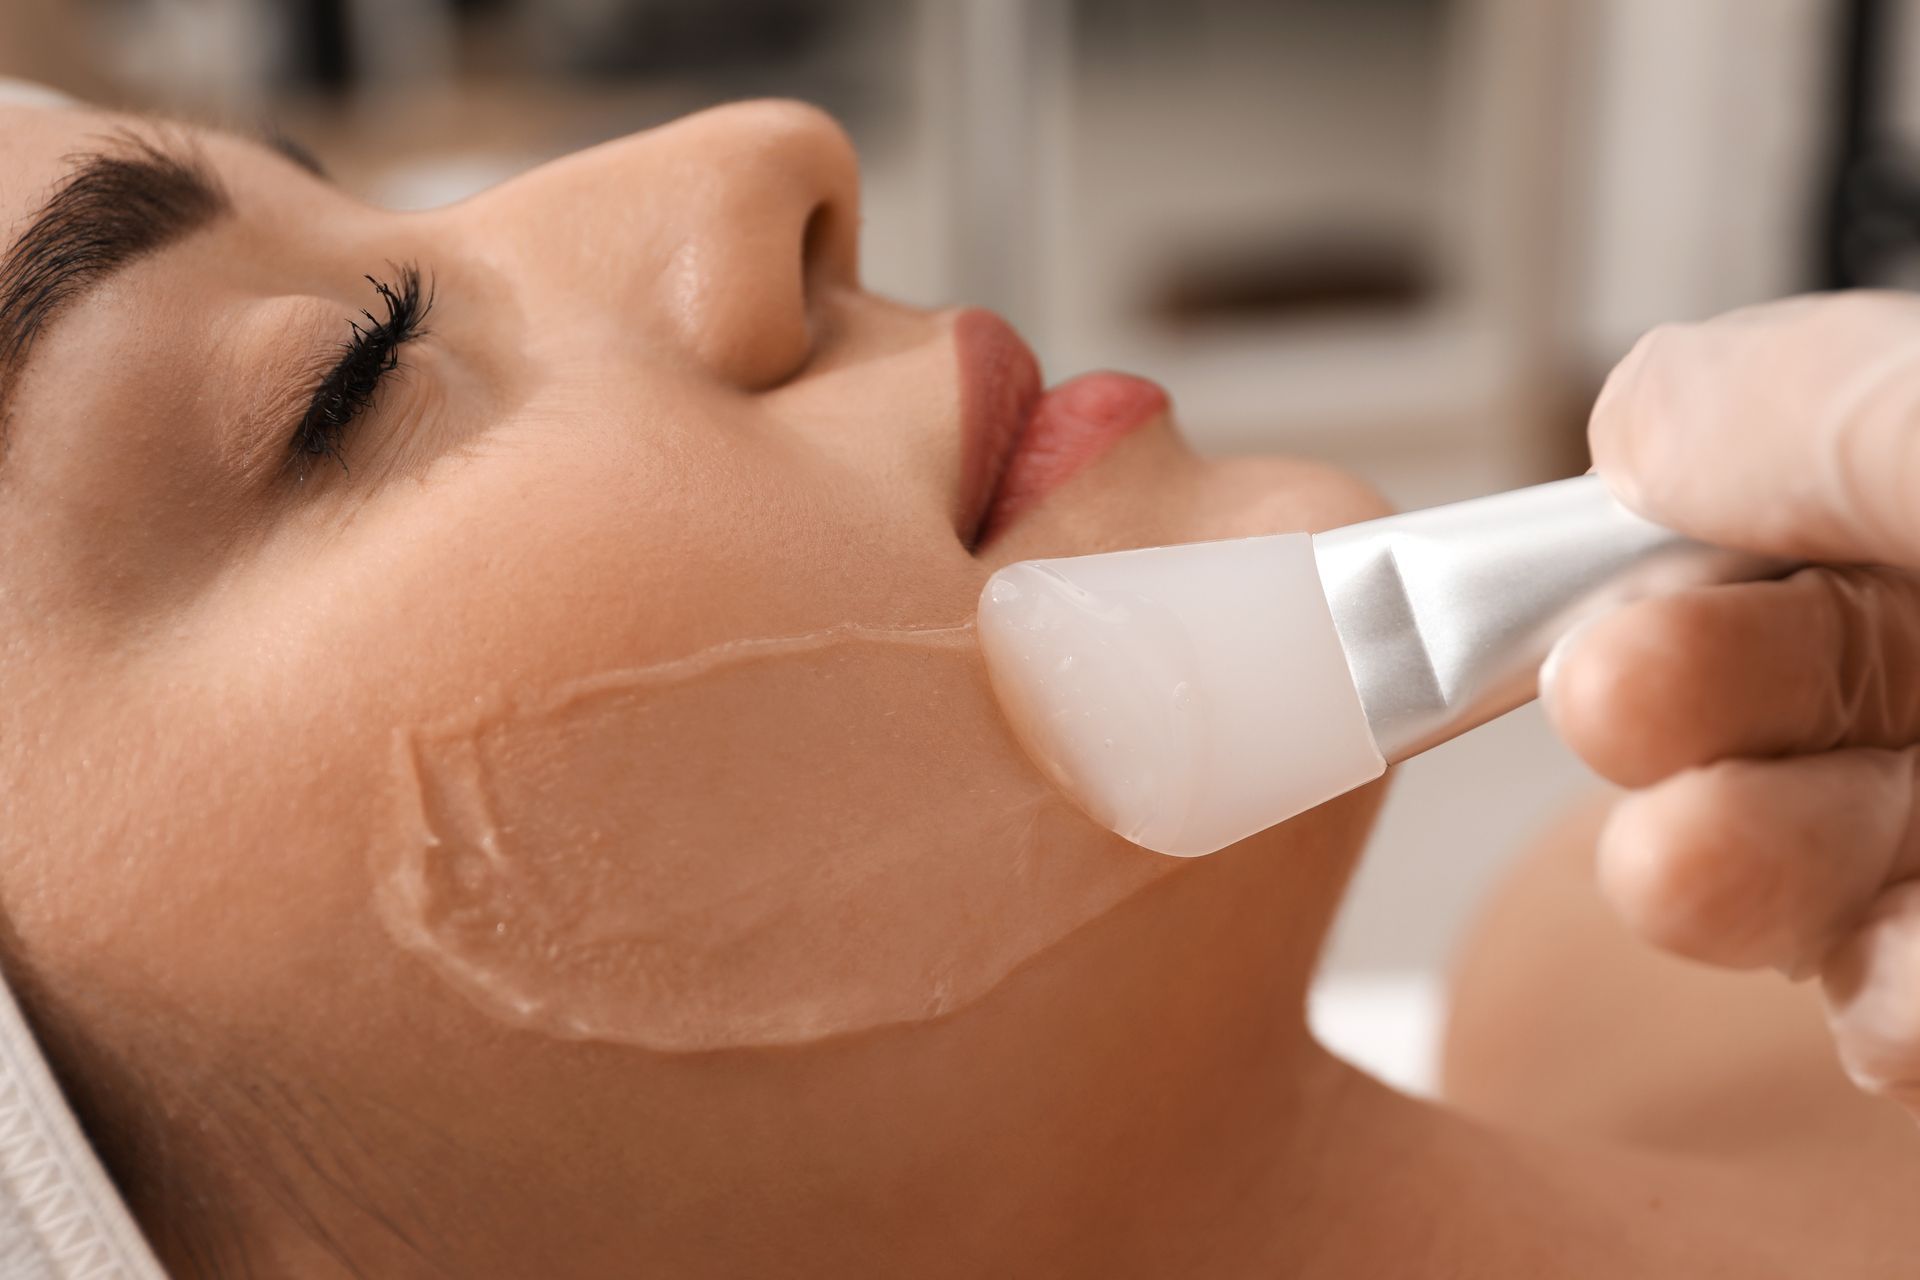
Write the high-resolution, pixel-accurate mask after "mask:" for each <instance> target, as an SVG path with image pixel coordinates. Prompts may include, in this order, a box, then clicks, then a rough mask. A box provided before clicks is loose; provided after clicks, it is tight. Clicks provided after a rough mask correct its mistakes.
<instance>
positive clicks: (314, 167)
mask: <svg viewBox="0 0 1920 1280" xmlns="http://www.w3.org/2000/svg"><path fill="white" fill-rule="evenodd" d="M258 140H259V142H260V145H261V146H263V147H265V148H266V149H267V150H269V151H271V152H273V153H274V154H275V155H278V156H279V157H280V158H281V159H283V160H291V161H292V162H293V163H294V164H296V165H299V166H300V167H301V168H302V169H305V170H306V171H307V172H308V173H310V174H312V175H313V176H314V177H316V178H319V179H320V180H321V181H323V182H331V181H333V175H331V174H329V173H328V172H327V166H325V165H323V164H321V163H320V157H319V156H316V155H314V154H313V152H312V151H310V150H309V149H308V148H307V145H306V144H305V143H304V142H301V141H300V140H299V139H298V138H295V137H291V136H289V135H288V134H285V133H282V132H281V131H280V126H279V125H277V124H274V123H273V122H271V121H269V122H267V123H266V124H265V125H262V126H261V129H260V136H259V139H258Z"/></svg>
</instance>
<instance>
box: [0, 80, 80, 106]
mask: <svg viewBox="0 0 1920 1280" xmlns="http://www.w3.org/2000/svg"><path fill="white" fill-rule="evenodd" d="M0 103H7V104H9V105H12V106H21V107H75V106H79V105H80V104H79V103H77V102H75V101H74V100H73V99H72V98H70V97H68V96H67V95H66V94H64V93H62V92H60V91H59V90H58V89H49V88H47V86H46V85H43V84H35V83H34V82H33V81H31V80H15V79H13V78H12V77H10V76H0Z"/></svg>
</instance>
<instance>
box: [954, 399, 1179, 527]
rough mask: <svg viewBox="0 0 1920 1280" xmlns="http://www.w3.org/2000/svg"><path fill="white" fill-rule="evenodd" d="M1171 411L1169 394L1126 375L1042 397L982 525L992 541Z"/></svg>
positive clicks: (1001, 477)
mask: <svg viewBox="0 0 1920 1280" xmlns="http://www.w3.org/2000/svg"><path fill="white" fill-rule="evenodd" d="M1166 411H1167V393H1166V392H1165V391H1163V390H1161V389H1160V387H1159V386H1158V385H1157V384H1155V383H1152V382H1149V381H1147V380H1146V379H1145V378H1136V377H1134V376H1133V375H1132V374H1127V373H1087V374H1082V375H1081V376H1079V377H1077V378H1071V379H1069V380H1067V381H1066V382H1063V383H1061V384H1060V385H1059V386H1057V387H1055V388H1053V389H1052V390H1051V391H1048V392H1046V393H1045V394H1043V395H1042V396H1041V397H1040V399H1039V401H1038V402H1037V403H1036V404H1035V405H1034V408H1033V416H1032V417H1031V418H1030V419H1028V422H1027V427H1026V430H1024V431H1022V432H1021V433H1020V441H1019V443H1018V444H1017V445H1016V446H1015V447H1014V451H1013V456H1012V457H1011V458H1009V459H1008V460H1007V466H1006V470H1005V471H1003V472H1002V473H1001V475H1000V483H999V486H998V487H997V488H996V489H995V490H994V494H993V503H992V505H991V506H989V507H988V508H987V516H986V520H985V521H984V522H983V524H982V525H981V531H980V541H981V542H982V543H986V542H990V541H992V540H993V538H994V537H995V536H996V535H997V534H999V533H1000V532H1002V531H1003V530H1005V529H1006V528H1007V526H1009V525H1011V524H1012V523H1013V522H1014V521H1016V520H1018V519H1019V518H1020V517H1021V516H1022V515H1024V514H1025V513H1026V512H1027V511H1028V510H1029V509H1030V508H1032V507H1034V506H1036V505H1038V504H1039V503H1040V501H1041V500H1042V499H1044V498H1045V497H1046V496H1047V495H1048V494H1050V493H1052V492H1053V491H1054V490H1055V489H1058V488H1059V487H1060V486H1061V485H1063V484H1065V483H1066V482H1067V481H1068V480H1069V479H1071V478H1072V477H1073V476H1074V474H1075V473H1076V472H1078V471H1079V470H1080V469H1081V468H1083V467H1085V466H1086V465H1087V464H1089V463H1091V462H1093V461H1094V460H1095V459H1096V458H1099V457H1100V456H1101V455H1103V454H1104V453H1106V452H1107V450H1109V449H1111V448H1113V446H1114V445H1116V444H1118V443H1119V442H1120V441H1121V440H1124V439H1125V438H1126V437H1128V436H1130V435H1132V434H1133V433H1134V432H1135V431H1138V430H1139V429H1140V428H1141V427H1144V426H1146V425H1147V424H1148V423H1149V422H1152V421H1153V420H1155V419H1156V418H1159V417H1160V416H1161V415H1163V414H1164V413H1166Z"/></svg>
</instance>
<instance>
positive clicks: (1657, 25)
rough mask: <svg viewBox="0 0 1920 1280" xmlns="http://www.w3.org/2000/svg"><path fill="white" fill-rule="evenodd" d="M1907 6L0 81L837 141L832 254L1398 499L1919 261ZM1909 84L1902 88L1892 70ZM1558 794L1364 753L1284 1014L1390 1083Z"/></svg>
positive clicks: (334, 12) (172, 58) (489, 135)
mask: <svg viewBox="0 0 1920 1280" xmlns="http://www.w3.org/2000/svg"><path fill="white" fill-rule="evenodd" d="M1916 19H1920V0H538V2H536V0H4V6H3V7H0V75H17V76H24V77H27V78H31V79H37V80H41V81H44V82H46V83H49V84H52V85H55V86H58V87H60V88H64V89H67V90H69V91H70V92H73V93H76V94H79V95H81V96H84V97H87V98H90V99H93V100H96V101H99V102H103V103H109V104H114V105H122V106H132V107H138V108H159V109H163V110H167V111H172V112H179V113H183V114H186V115H189V116H194V117H200V118H212V119H214V120H217V121H222V122H227V123H233V124H241V125H254V124H258V123H260V122H262V121H266V120H271V121H273V122H274V123H275V124H276V125H277V126H278V127H279V128H280V129H281V130H283V131H284V132H286V133H287V134H289V135H291V136H292V137H294V138H296V139H297V140H299V141H301V142H302V143H304V144H305V145H306V146H307V147H308V148H309V149H311V150H312V151H313V152H314V153H315V154H316V155H317V156H318V157H319V158H320V159H321V160H322V161H323V162H324V163H325V164H326V165H327V167H328V168H329V169H330V170H332V171H333V173H334V174H335V175H336V176H337V177H338V178H339V180H340V181H341V182H342V183H343V184H344V185H345V186H347V187H348V188H350V189H353V190H356V191H358V192H360V193H362V194H364V195H365V196H366V197H367V198H369V199H371V200H374V201H376V202H380V203H385V204H389V205H393V206H399V207H420V206H428V205H434V204H439V203H443V202H446V201H450V200H453V199H457V198H459V197H461V196H463V195H466V194H468V193H470V192H472V191H475V190H478V189H480V188H482V187H485V186H487V185H490V184H492V183H494V182H497V181H499V180H500V179H502V178H504V177H507V176H509V175H511V174H513V173H515V172H517V171H519V170H521V169H524V168H526V167H528V166H530V165H533V164H537V163H539V162H541V161H542V160H545V159H547V158H550V157H552V156H555V155H558V154H562V153H564V152H567V151H571V150H574V149H577V148H579V147H581V146H585V145H588V144H591V143H594V142H598V141H601V140H604V139H607V138H611V137H615V136H618V135H621V134H624V133H627V132H630V131H633V130H636V129H643V128H646V127H648V126H650V125H654V124H658V123H660V122H663V121H666V120H668V119H671V118H673V117H675V116H677V115H680V114H683V113H685V112H687V111H691V110H695V109H697V108H700V107H703V106H708V105H711V104H714V103H717V102H721V101H725V100H728V99H733V98H739V97H749V96H761V95H789V96H794V97H800V98H804V99H807V100H810V101H812V102H816V103H819V104H820V105H822V106H825V107H826V108H828V109H829V110H831V111H833V112H834V113H835V114H836V115H838V116H839V117H840V119H841V120H842V121H843V122H844V123H845V124H846V126H847V128H848V130H849V131H850V132H851V134H852V135H853V137H854V139H855V141H856V143H857V144H858V146H859V149H860V152H861V157H862V162H863V166H864V172H865V184H866V187H865V206H866V224H865V230H864V233H863V234H864V245H863V253H864V260H865V272H866V275H867V278H868V281H869V283H870V284H871V285H872V286H873V287H874V288H876V289H878V290H880V291H883V292H888V293H892V294H895V295H897V296H900V297H902V298H905V299H907V300H909V301H915V302H925V303H944V302H949V301H956V300H958V301H967V302H974V303H980V304H984V305H987V306H991V307H994V308H996V309H998V310H1000V311H1001V312H1003V313H1004V314H1006V315H1007V316H1008V317H1009V318H1011V319H1012V320H1013V321H1014V322H1015V323H1016V324H1017V325H1018V326H1019V327H1020V328H1021V329H1022V330H1023V331H1024V332H1025V333H1026V335H1027V336H1028V338H1029V339H1030V340H1031V341H1032V342H1033V344H1034V346H1035V348H1036V349H1037V350H1038V351H1039V352H1040V354H1041V357H1042V359H1043V361H1044V363H1045V366H1046V368H1047V370H1048V372H1049V376H1050V378H1058V377H1060V376H1064V375H1066V374H1069V373H1072V372H1075V371H1078V370H1081V369H1084V368H1088V367H1098V366H1113V367H1119V368H1125V369H1130V370H1136V371H1139V372H1142V373H1145V374H1147V375H1149V376H1152V377H1154V378H1157V379H1158V380H1160V381H1161V382H1163V383H1164V384H1165V385H1166V386H1167V387H1169V388H1170V389H1171V391H1172V392H1173V395H1174V398H1175V402H1176V404H1177V405H1178V406H1179V409H1180V413H1181V417H1182V420H1183V422H1184V424H1185V426H1186V427H1187V429H1188V430H1189V432H1190V433H1191V435H1192V436H1193V437H1194V439H1195V440H1196V442H1197V443H1198V444H1199V445H1200V446H1201V447H1203V448H1207V449H1214V450H1221V451H1241V450H1285V451H1290V452H1298V453H1305V454H1311V455H1316V456H1319V457H1323V458H1326V459H1329V460H1331V461H1334V462H1336V463H1339V464H1342V465H1345V466H1348V467H1351V468H1354V469H1356V470H1358V471H1359V472H1361V473H1362V474H1364V475H1366V476H1367V477H1368V478H1369V479H1371V480H1373V481H1374V482H1375V483H1376V484H1377V485H1378V486H1379V487H1381V488H1382V489H1383V490H1385V491H1386V492H1387V493H1388V494H1389V495H1390V496H1391V497H1392V498H1394V499H1395V500H1396V501H1398V502H1400V503H1402V504H1405V505H1414V504H1426V503H1430V502H1437V501H1444V500H1447V499H1450V498H1455V497H1462V496H1467V495H1470V494H1474V493H1478V492H1484V491H1488V490H1492V489H1496V488H1502V487H1507V486H1512V485H1518V484H1524V483H1529V482H1532V481H1537V480H1544V479H1550V478H1553V477H1555V476H1560V475H1569V474H1574V473H1576V472H1578V471H1580V470H1582V469H1584V467H1585V465H1586V462H1585V451H1584V442H1583V428H1584V421H1585V414H1586V407H1587V405H1588V404H1589V403H1590V402H1591V399H1592V397H1593V394H1594V392H1595V391H1596V390H1597V389H1598V386H1599V383H1600V380H1601V379H1602V377H1603V376H1604V374H1605V372H1606V370H1607V368H1608V367H1609V365H1610V364H1611V363H1612V362H1613V361H1614V360H1616V359H1617V358H1618V357H1619V356H1620V355H1621V354H1623V353H1624V351H1625V350H1626V348H1627V347H1628V346H1629V345H1630V344H1631V342H1632V341H1633V339H1634V338H1635V337H1636V336H1637V335H1638V334H1640V333H1641V332H1642V331H1644V330H1645V329H1647V328H1650V327H1651V326H1653V325H1655V324H1658V323H1661V322H1663V321H1668V320H1684V319H1690V318H1698V317H1704V316H1706V315H1709V314H1712V313H1714V312H1716V311H1721V310H1724V309H1726V308H1729V307H1734V306H1739V305H1742V304H1745V303H1750V302H1755V301H1759V300H1762V299H1765V298H1769V297H1774V296H1778V295H1781V294H1785V293H1791V292H1797V291H1801V290H1804V289H1809V288H1823V287H1834V286H1843V285H1854V284H1892V285H1898V284H1901V283H1902V282H1904V281H1906V280H1908V279H1910V278H1920V254H1917V253H1916V246H1920V162H1917V161H1916V159H1915V152H1914V147H1915V146H1916V145H1920V93H1916V92H1914V91H1912V90H1910V89H1909V88H1908V84H1909V82H1910V81H1913V78H1912V77H1908V76H1905V75H1903V74H1902V73H1903V72H1904V71H1905V70H1907V69H1908V68H1913V69H1916V70H1920V20H1916ZM1913 82H1914V83H1920V81H1913ZM1590 785H1592V784H1590V783H1587V782H1585V781H1584V780H1583V779H1582V777H1581V774H1580V772H1579V770H1578V769H1577V768H1576V767H1575V766H1574V764H1573V763H1572V762H1571V760H1570V759H1569V758H1568V757H1567V756H1566V754H1565V753H1564V752H1563V751H1562V750H1561V749H1560V748H1559V747H1558V746H1557V744H1556V743H1555V742H1554V740H1553V738H1552V737H1551V735H1550V734H1549V733H1548V732H1547V731H1546V727H1545V725H1544V723H1543V722H1542V721H1541V720H1540V718H1539V715H1538V712H1537V711H1535V710H1531V709H1530V710H1528V711H1525V712H1521V713H1517V714H1516V715H1515V716H1512V717H1509V718H1507V719H1506V720H1504V721H1502V722H1500V723H1498V724H1496V725H1494V726H1491V727H1489V728H1488V729H1485V730H1482V731H1479V732H1478V733H1476V734H1473V735H1471V736H1469V737H1468V738H1467V739H1464V740H1462V741H1460V742H1458V743H1455V744H1452V745H1451V746H1449V747H1447V748H1443V749H1442V750H1441V751H1438V752H1435V753H1433V754H1432V755H1430V756H1428V757H1425V758H1423V759H1421V760H1419V761H1416V762H1415V763H1414V764H1412V765H1410V766H1408V767H1407V768H1406V769H1404V770H1403V771H1402V776H1401V779H1400V781H1399V784H1398V786H1397V788H1396V791H1395V794H1394V795H1393V797H1392V799H1391V800H1390V802H1389V807H1388V810H1387V813H1386V816H1385V819H1384V822H1383V827H1382V831H1381V834H1380V838H1379V840H1378V841H1377V843H1376V846H1375V847H1374V849H1373V850H1372V852H1371V853H1370V854H1369V857H1368V860H1367V862H1366V863H1365V864H1364V866H1363V867H1362V870H1361V873H1360V880H1359V884H1358V886H1357V888H1356V892H1355V895H1354V897H1353V899H1352V901H1351V903H1350V904H1349V908H1348V910H1347V912H1346V914H1345V916H1344V917H1343V919H1342V921H1341V924H1340V927H1339V930H1338V932H1337V935H1336V937H1335V940H1334V944H1333V948H1332V952H1331V955H1330V960H1329V965H1328V977H1327V979H1326V980H1325V981H1324V982H1323V986H1322V991H1321V995H1320V997H1319V1001H1318V1006H1317V1014H1316V1016H1317V1017H1318V1018H1319V1020H1320V1022H1321V1025H1322V1026H1323V1029H1324V1030H1325V1034H1327V1035H1328V1036H1329V1037H1330V1039H1332V1040H1333V1041H1334V1042H1336V1044H1338V1045H1339V1046H1340V1047H1342V1048H1343V1049H1344V1050H1345V1051H1347V1052H1349V1053H1351V1054H1352V1055H1354V1056H1356V1057H1359V1058H1361V1059H1362V1060H1363V1061H1367V1062H1369V1063H1370V1065H1373V1066H1375V1067H1376V1068H1378V1069H1380V1070H1382V1071H1383V1072H1384V1073H1385V1074H1387V1075H1388V1076H1389V1078H1392V1079H1395V1080H1397V1081H1400V1082H1402V1083H1405V1084H1408V1085H1411V1086H1415V1087H1418V1086H1419V1085H1420V1084H1421V1083H1422V1082H1423V1081H1424V1080H1425V1078H1426V1076H1427V1067H1428V1063H1429V1060H1430V1054H1429V1051H1430V1035H1431V1031H1432V1028H1433V1026H1434V1025H1435V1018H1436V1012H1435V1010H1436V1005H1435V1004H1434V1002H1433V1001H1432V1000H1431V999H1430V998H1428V997H1429V996H1430V994H1431V992H1432V991H1433V990H1434V989H1435V987H1436V983H1437V975H1439V974H1440V973H1441V972H1442V971H1443V968H1444V965H1445V963H1446V958H1447V956H1448V954H1449V952H1450V950H1451V948H1452V946H1453V945H1454V943H1455V941H1456V939H1457V938H1458V937H1459V935H1460V932H1461V930H1462V929H1463V928H1464V927H1465V926H1466V924H1467V923H1468V922H1469V920H1470V918H1471V912H1472V909H1473V905H1474V903H1475V901H1476V899H1477V897H1478V895H1479V894H1480V893H1481V892H1482V890H1483V889H1484V888H1485V887H1486V885H1487V884H1488V883H1489V882H1490V879H1491V877H1493V876H1494V875H1495V874H1497V872H1498V870H1499V868H1500V867H1501V866H1502V865H1503V864H1504V863H1505V861H1506V860H1507V859H1509V858H1510V857H1511V856H1512V855H1513V853H1514V852H1515V851H1516V850H1517V849H1518V848H1519V847H1521V845H1522V844H1523V843H1524V841H1525V839H1526V838H1527V836H1528V835H1529V834H1530V833H1531V832H1533V831H1534V830H1536V829H1537V828H1538V827H1539V826H1540V825H1541V824H1542V823H1543V822H1545V821H1546V820H1547V818H1548V816H1549V815H1550V814H1551V813H1553V812H1554V811H1555V810H1556V809H1557V808H1559V807H1560V806H1562V805H1564V804H1565V803H1566V802H1567V801H1568V799H1570V798H1571V797H1573V796H1575V795H1577V794H1578V793H1579V791H1580V790H1581V789H1582V788H1583V787H1587V786H1590Z"/></svg>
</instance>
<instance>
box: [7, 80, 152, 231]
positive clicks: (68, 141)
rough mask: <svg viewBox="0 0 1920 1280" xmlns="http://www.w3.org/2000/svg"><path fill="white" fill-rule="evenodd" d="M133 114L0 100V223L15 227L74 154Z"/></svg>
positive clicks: (131, 120)
mask: <svg viewBox="0 0 1920 1280" xmlns="http://www.w3.org/2000/svg"><path fill="white" fill-rule="evenodd" d="M137 123H138V121H137V119H136V118H135V117H133V116H122V115H115V114H112V113H111V112H106V111H91V110H87V109H85V108H78V107H42V106H22V105H19V104H15V103H7V102H0V174H5V175H7V176H6V180H5V181H4V182H0V229H6V230H13V229H17V228H18V227H19V224H20V223H21V221H22V220H23V219H25V218H26V217H27V215H29V214H31V213H32V212H33V211H34V210H36V209H38V208H39V207H40V205H41V204H42V203H43V202H44V201H45V200H46V198H47V195H48V193H49V192H50V191H51V190H52V188H53V186H54V184H55V183H56V182H58V181H59V179H60V177H61V175H62V174H64V173H66V171H67V170H68V169H69V168H71V167H72V157H73V156H74V155H75V154H76V153H78V152H83V151H87V150H90V149H91V148H93V147H94V146H96V145H98V144H100V143H102V142H104V141H105V140H106V139H107V138H108V136H110V135H111V134H112V133H113V131H114V130H116V129H123V128H126V127H128V126H130V125H134V124H137Z"/></svg>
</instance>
